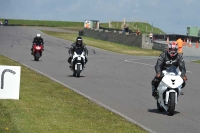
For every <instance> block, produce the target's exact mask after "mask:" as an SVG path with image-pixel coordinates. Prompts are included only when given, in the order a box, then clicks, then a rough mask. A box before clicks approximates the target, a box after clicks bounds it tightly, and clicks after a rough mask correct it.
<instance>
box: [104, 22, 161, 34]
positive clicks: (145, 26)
mask: <svg viewBox="0 0 200 133" xmlns="http://www.w3.org/2000/svg"><path fill="white" fill-rule="evenodd" d="M127 24H128V26H129V29H130V30H132V31H134V32H136V31H137V29H138V28H139V29H140V31H141V33H150V32H152V25H150V24H149V23H145V22H127ZM111 25H112V26H113V27H112V28H114V29H120V30H121V29H122V28H121V25H122V22H111ZM101 26H102V27H105V28H109V24H108V23H101ZM153 33H154V34H159V33H164V32H163V31H162V30H160V29H159V28H157V27H153Z"/></svg>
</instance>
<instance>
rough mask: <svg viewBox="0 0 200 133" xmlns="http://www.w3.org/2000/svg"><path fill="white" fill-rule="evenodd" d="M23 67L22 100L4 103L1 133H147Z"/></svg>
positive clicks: (1, 58) (0, 102)
mask: <svg viewBox="0 0 200 133" xmlns="http://www.w3.org/2000/svg"><path fill="white" fill-rule="evenodd" d="M0 64H1V65H11V66H21V82H20V100H0V116H1V119H0V133H145V132H146V131H145V130H143V129H141V128H140V127H138V126H137V125H134V124H132V123H130V122H128V121H126V120H125V119H124V118H122V117H120V116H118V115H116V114H114V113H112V112H110V111H109V110H106V109H105V108H103V107H100V106H98V105H97V104H95V103H93V102H91V101H89V100H88V99H86V98H84V97H82V96H80V95H78V94H77V93H75V92H73V91H72V90H70V89H68V88H66V87H64V86H63V85H60V84H58V83H56V82H54V81H52V80H50V79H48V78H47V77H45V76H43V75H41V74H38V73H37V72H35V71H33V70H31V69H29V68H27V67H25V66H23V65H21V64H19V63H17V62H15V61H12V60H10V59H8V58H6V57H4V56H2V55H0Z"/></svg>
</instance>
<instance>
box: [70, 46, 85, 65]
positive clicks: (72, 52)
mask: <svg viewBox="0 0 200 133" xmlns="http://www.w3.org/2000/svg"><path fill="white" fill-rule="evenodd" d="M76 48H77V47H76V43H73V44H72V45H71V48H70V49H69V51H68V53H69V55H70V56H69V58H68V62H69V64H71V60H72V57H73V54H74V51H76ZM81 49H82V51H84V52H85V64H86V63H87V61H88V60H87V56H88V50H87V48H86V45H85V44H82V47H81Z"/></svg>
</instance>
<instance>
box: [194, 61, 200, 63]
mask: <svg viewBox="0 0 200 133" xmlns="http://www.w3.org/2000/svg"><path fill="white" fill-rule="evenodd" d="M192 62H195V63H200V60H196V61H192Z"/></svg>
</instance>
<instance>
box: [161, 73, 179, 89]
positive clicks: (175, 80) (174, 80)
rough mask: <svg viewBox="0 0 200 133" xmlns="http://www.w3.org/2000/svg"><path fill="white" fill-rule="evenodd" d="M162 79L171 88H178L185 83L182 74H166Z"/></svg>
mask: <svg viewBox="0 0 200 133" xmlns="http://www.w3.org/2000/svg"><path fill="white" fill-rule="evenodd" d="M162 81H163V82H164V83H165V84H166V85H168V86H169V87H170V88H178V87H179V86H180V85H182V84H183V79H182V78H181V77H180V76H173V75H165V76H164V77H163V78H162Z"/></svg>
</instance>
